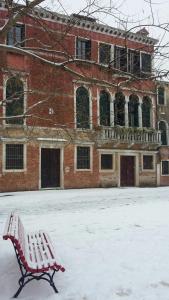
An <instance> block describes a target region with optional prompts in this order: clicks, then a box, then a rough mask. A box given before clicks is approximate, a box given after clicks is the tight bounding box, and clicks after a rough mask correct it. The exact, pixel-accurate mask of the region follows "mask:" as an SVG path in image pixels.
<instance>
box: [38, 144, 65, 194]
mask: <svg viewBox="0 0 169 300" xmlns="http://www.w3.org/2000/svg"><path fill="white" fill-rule="evenodd" d="M42 148H46V149H59V150H60V187H54V188H42V185H41V149H42ZM63 163H64V148H63V147H58V146H57V145H51V144H48V145H47V144H41V145H40V147H39V190H40V189H42V190H45V189H63V188H64V175H63Z"/></svg>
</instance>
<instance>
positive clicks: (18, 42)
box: [7, 24, 25, 47]
mask: <svg viewBox="0 0 169 300" xmlns="http://www.w3.org/2000/svg"><path fill="white" fill-rule="evenodd" d="M24 40H25V25H23V24H17V25H15V26H13V27H12V28H11V29H10V30H9V31H8V33H7V45H9V46H16V47H24V45H25V42H24Z"/></svg>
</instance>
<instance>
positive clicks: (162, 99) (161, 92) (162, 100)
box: [157, 86, 165, 105]
mask: <svg viewBox="0 0 169 300" xmlns="http://www.w3.org/2000/svg"><path fill="white" fill-rule="evenodd" d="M157 99H158V104H159V105H164V104H165V89H164V87H163V86H159V87H158V89H157Z"/></svg>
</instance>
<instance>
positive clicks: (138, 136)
mask: <svg viewBox="0 0 169 300" xmlns="http://www.w3.org/2000/svg"><path fill="white" fill-rule="evenodd" d="M98 137H99V139H101V140H102V141H106V142H109V141H119V142H122V143H136V144H142V143H147V144H159V145H160V144H161V132H160V131H159V130H155V129H141V128H130V127H129V128H126V127H124V128H123V127H102V128H101V130H100V132H99V136H98Z"/></svg>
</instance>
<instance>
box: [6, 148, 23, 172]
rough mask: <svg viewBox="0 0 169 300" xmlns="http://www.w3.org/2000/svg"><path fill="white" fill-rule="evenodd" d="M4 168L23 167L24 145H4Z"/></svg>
mask: <svg viewBox="0 0 169 300" xmlns="http://www.w3.org/2000/svg"><path fill="white" fill-rule="evenodd" d="M5 169H6V170H22V169H24V145H23V144H6V145H5Z"/></svg>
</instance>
